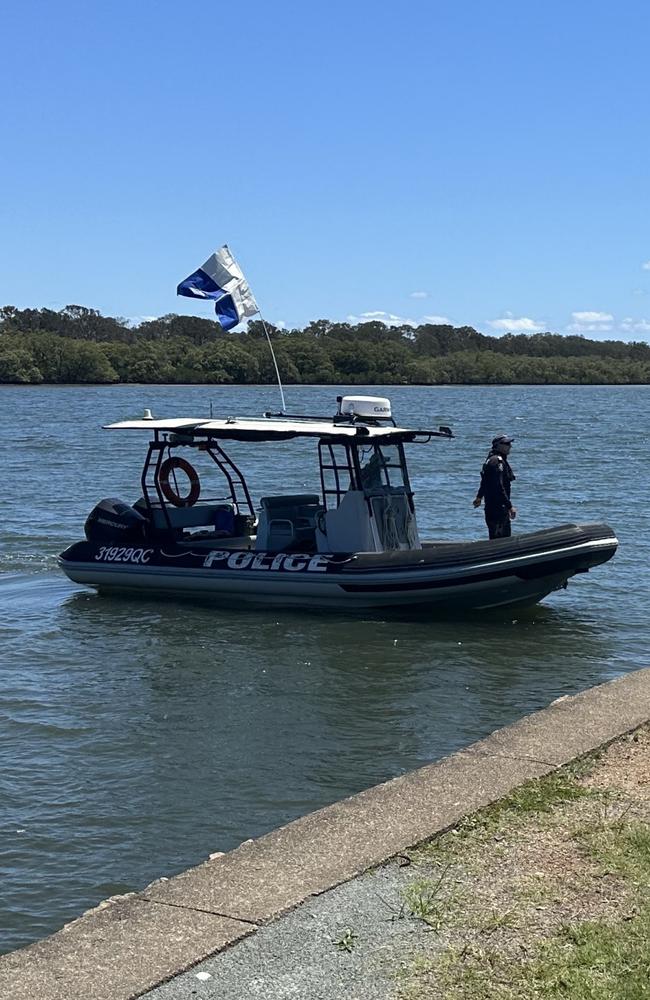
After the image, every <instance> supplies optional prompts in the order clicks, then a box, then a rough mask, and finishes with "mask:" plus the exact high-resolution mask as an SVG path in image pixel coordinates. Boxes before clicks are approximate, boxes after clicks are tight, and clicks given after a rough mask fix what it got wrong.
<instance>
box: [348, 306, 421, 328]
mask: <svg viewBox="0 0 650 1000" xmlns="http://www.w3.org/2000/svg"><path fill="white" fill-rule="evenodd" d="M347 321H348V323H383V324H384V325H385V326H417V325H418V323H417V320H414V319H406V318H405V317H404V316H396V315H395V313H387V312H384V311H383V310H382V309H373V310H372V311H371V312H364V313H361V315H360V316H348V317H347Z"/></svg>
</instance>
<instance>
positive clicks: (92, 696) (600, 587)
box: [0, 386, 650, 951]
mask: <svg viewBox="0 0 650 1000" xmlns="http://www.w3.org/2000/svg"><path fill="white" fill-rule="evenodd" d="M356 391H360V390H359V389H358V388H357V390H356ZM363 391H378V387H370V389H369V387H366V388H365V389H364V390H363ZM379 391H380V392H381V393H382V394H386V395H389V396H390V397H391V398H392V400H393V405H394V409H395V413H396V416H397V417H398V422H401V423H402V424H407V425H408V424H411V425H420V426H431V425H433V426H437V425H438V424H439V423H445V424H449V425H451V426H452V427H453V428H454V431H455V433H456V435H457V437H456V438H455V439H454V440H453V441H444V440H440V441H435V440H434V441H433V442H432V443H431V444H429V445H427V446H411V448H410V452H409V454H410V465H411V472H412V480H413V485H414V488H415V490H416V503H417V510H418V516H419V522H420V528H421V534H422V535H423V537H438V538H446V539H452V538H456V539H462V538H480V537H483V536H484V535H485V526H484V523H483V520H482V514H481V512H479V511H474V510H473V509H472V506H471V501H472V498H473V496H474V493H475V491H476V487H477V482H478V472H479V469H480V466H481V464H482V461H483V459H484V456H485V453H486V450H487V446H488V445H489V442H490V440H491V438H492V437H493V436H494V434H495V433H499V432H507V433H511V434H514V435H515V437H516V441H515V445H514V447H513V453H512V456H511V461H512V465H513V467H514V469H515V471H516V473H517V481H516V483H515V484H514V494H513V499H515V502H516V505H517V506H518V508H519V512H520V514H519V517H518V519H517V521H516V524H515V530H517V531H532V530H535V529H537V528H541V527H547V526H550V525H552V524H558V523H563V522H567V521H583V522H585V521H600V520H604V521H607V522H608V523H609V524H611V525H612V526H613V527H614V528H615V529H616V531H617V533H618V536H619V539H620V542H621V546H620V549H619V551H618V553H617V555H616V556H615V558H614V560H613V561H612V562H610V563H608V564H607V565H606V566H602V567H599V568H597V569H596V570H593V571H592V572H591V573H589V574H588V575H585V576H579V577H578V578H576V580H575V581H573V582H571V583H570V585H569V588H568V590H566V591H563V592H559V593H557V594H554V595H552V596H551V597H550V598H548V599H547V600H546V601H545V602H544V604H543V605H540V606H538V607H537V608H535V609H532V610H529V611H525V612H517V613H516V614H515V613H512V612H511V613H509V614H508V613H504V612H501V613H499V614H498V615H495V616H493V617H475V618H474V619H473V620H459V621H451V620H442V621H441V620H428V619H427V617H426V616H424V617H422V616H420V617H418V618H415V619H412V618H411V619H408V618H407V617H401V618H400V616H399V615H376V614H375V615H371V614H367V615H365V616H364V617H363V618H361V619H360V620H355V619H353V618H350V617H348V616H346V615H344V614H337V613H329V614H327V615H319V614H317V613H314V612H301V613H298V612H286V613H284V612H281V611H279V610H274V611H271V612H265V611H251V610H241V611H237V610H236V609H235V610H233V609H232V608H231V609H229V610H228V611H221V610H219V609H218V608H211V607H206V606H200V607H196V606H192V605H190V604H187V603H181V602H175V601H173V600H158V599H145V600H136V599H132V598H130V599H127V598H107V597H99V596H97V595H95V594H94V593H93V592H91V591H87V590H84V589H83V588H80V587H76V586H75V585H73V584H71V583H70V582H68V581H67V580H66V579H65V578H64V577H63V576H62V575H61V574H60V573H59V571H58V570H57V567H56V561H55V560H56V555H57V553H58V552H60V551H61V550H62V549H63V548H64V547H65V546H66V545H68V544H69V543H70V542H71V541H74V540H76V539H78V538H79V537H81V534H82V527H83V521H84V519H85V516H86V514H87V513H88V511H89V510H90V508H91V507H92V506H93V505H94V503H95V502H96V500H98V499H100V498H101V497H104V496H121V497H123V498H125V499H127V500H130V501H134V500H135V499H136V498H137V496H138V494H139V488H138V484H139V475H140V470H141V464H142V460H143V457H144V451H145V445H146V436H143V435H141V434H139V433H137V432H122V433H120V432H105V431H102V430H101V429H100V425H101V424H102V423H106V422H109V421H112V420H118V419H124V418H129V417H134V416H140V415H141V414H142V412H143V410H144V408H145V407H150V408H151V409H152V410H153V412H154V415H155V416H159V417H160V416H188V417H201V416H207V415H208V414H209V410H210V405H211V404H212V405H213V407H214V414H215V416H216V415H226V416H227V415H231V414H232V415H244V414H251V415H259V414H260V413H261V412H262V411H263V410H264V409H266V408H268V407H271V408H277V398H276V391H275V390H274V389H273V387H234V386H233V387H227V388H222V387H205V386H201V387H198V386H189V387H184V386H114V387H106V388H103V387H102V388H95V387H46V388H42V387H41V388H29V387H2V388H0V414H1V416H2V426H3V427H4V432H3V435H2V439H1V440H0V452H1V466H0V467H1V468H2V474H3V481H4V489H3V490H2V492H1V493H0V870H1V875H2V887H3V891H2V895H1V898H0V950H2V951H7V950H10V949H12V948H16V947H19V946H21V945H23V944H26V943H28V942H30V941H32V940H34V939H35V938H38V937H41V936H43V935H45V934H48V933H51V932H53V931H54V930H56V929H57V928H59V927H60V926H61V925H62V924H63V923H64V922H66V921H68V920H70V919H72V918H73V917H75V916H78V915H79V914H80V913H81V912H82V911H83V910H84V909H85V908H88V907H89V906H91V905H93V904H95V903H97V902H98V901H99V900H101V899H103V898H105V897H106V896H109V895H111V894H113V893H120V892H126V891H129V890H134V889H140V888H142V887H143V886H144V885H145V884H147V883H148V882H149V881H151V880H153V879H154V878H156V877H158V876H161V875H168V876H169V875H172V874H174V873H175V872H178V871H180V870H182V869H183V868H186V867H188V866H190V865H193V864H196V863H198V862H200V861H202V860H204V859H205V858H206V857H207V855H208V854H209V853H210V852H212V851H217V850H228V849H230V848H232V847H234V846H236V845H237V844H238V843H240V842H241V841H242V840H245V839H246V838H248V837H257V836H259V835H260V834H262V833H264V832H265V831H267V830H270V829H272V828H274V827H276V826H278V825H280V824H282V823H286V822H287V821H289V820H291V819H294V818H295V817H297V816H300V815H302V814H304V813H306V812H309V811H311V810H313V809H316V808H318V807H320V806H322V805H325V804H326V803H329V802H332V801H334V800H336V799H339V798H341V797H343V796H346V795H350V794H352V793H354V792H356V791H359V790H361V789H363V788H366V787H368V786H370V785H373V784H375V783H377V782H380V781H383V780H385V779H387V778H390V777H393V776H395V775H398V774H401V773H402V772H404V771H407V770H410V769H412V768H416V767H418V766H420V765H423V764H425V763H427V762H430V761H432V760H435V759H437V758H439V757H441V756H443V755H445V754H448V753H450V752H452V751H454V750H457V749H458V748H459V747H462V746H464V745H466V744H468V743H471V742H472V741H474V740H476V739H478V738H479V737H482V736H484V735H486V734H487V733H489V732H491V731H492V730H493V729H495V728H497V727H499V726H503V725H505V724H506V723H509V722H511V721H513V720H514V719H516V718H518V717H520V716H521V715H522V714H524V713H527V712H530V711H533V710H535V709H537V708H540V707H542V706H545V705H547V704H548V703H549V702H550V701H551V700H552V699H554V698H556V697H558V696H559V695H563V694H568V693H572V692H576V691H579V690H581V689H582V688H585V687H587V686H589V685H592V684H595V683H598V682H600V681H603V680H607V679H609V678H611V677H614V676H616V675H617V674H620V673H623V672H625V671H629V670H634V669H637V668H639V667H643V666H646V665H648V659H647V646H648V642H647V639H648V615H649V610H650V609H649V606H648V592H647V584H646V577H645V572H646V566H647V563H648V555H649V545H650V542H649V532H648V527H649V524H648V521H649V515H648V509H649V508H648V474H647V471H646V470H647V463H648V450H647V431H646V428H647V427H648V424H649V421H650V389H649V388H647V387H642V386H639V387H620V388H618V387H614V388H612V387H581V386H567V387H534V388H530V387H506V388H501V387H476V388H460V387H450V388H421V387H393V388H386V387H384V388H383V389H379ZM335 395H336V390H335V389H333V388H331V387H300V388H294V387H289V388H288V389H287V397H288V407H289V409H290V410H291V411H292V412H308V413H323V414H330V413H332V412H333V410H334V406H335V403H334V397H335ZM232 450H233V453H234V454H235V457H236V458H237V459H238V460H239V461H240V462H241V466H242V468H243V470H244V471H245V473H246V474H247V477H248V480H249V483H250V485H251V486H252V487H253V491H254V494H255V496H256V497H259V496H260V495H264V494H265V493H268V492H276V493H277V492H284V491H286V492H299V491H305V490H307V491H312V490H313V491H314V492H316V491H317V490H318V473H317V463H316V449H315V443H313V442H312V443H309V442H288V443H286V444H282V445H277V446H276V445H261V444H254V445H241V444H240V445H237V447H236V448H233V449H232Z"/></svg>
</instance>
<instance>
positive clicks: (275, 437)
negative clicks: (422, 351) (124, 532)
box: [104, 417, 453, 443]
mask: <svg viewBox="0 0 650 1000" xmlns="http://www.w3.org/2000/svg"><path fill="white" fill-rule="evenodd" d="M104 429H105V430H134V431H140V430H146V431H154V432H155V433H156V437H157V436H158V433H160V432H162V433H165V432H166V433H171V434H182V435H188V436H190V437H208V438H219V439H223V440H230V441H283V440H284V441H286V440H289V439H290V438H296V437H315V438H321V439H325V440H332V441H342V440H347V441H349V440H354V439H357V440H359V439H364V440H369V439H370V440H373V441H378V442H386V443H388V442H391V441H392V442H398V441H428V440H429V439H430V438H432V437H444V438H450V437H453V435H452V433H451V431H450V430H449V428H448V427H439V428H438V429H437V430H411V429H408V428H405V427H393V426H383V427H376V426H368V425H367V424H361V423H352V422H347V421H340V422H339V421H335V420H311V419H305V420H300V419H292V420H270V419H267V418H262V419H255V418H251V417H227V418H225V419H220V420H212V419H210V420H206V419H205V418H204V419H202V420H201V419H198V420H197V419H191V418H190V417H187V418H182V417H180V418H171V419H167V420H151V419H142V420H122V421H119V422H118V423H115V424H105V425H104Z"/></svg>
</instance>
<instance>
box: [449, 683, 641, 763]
mask: <svg viewBox="0 0 650 1000" xmlns="http://www.w3.org/2000/svg"><path fill="white" fill-rule="evenodd" d="M649 718H650V669H646V670H637V671H635V672H634V673H631V674H626V675H625V676H624V677H617V678H616V679H615V680H613V681H609V682H608V683H607V684H600V685H598V687H593V688H589V689H588V690H587V691H582V692H580V694H576V695H573V696H570V697H566V698H560V699H558V701H555V702H553V703H552V704H551V705H549V707H548V708H545V709H543V710H542V711H541V712H535V713H533V715H527V716H525V718H523V719H521V720H520V721H519V722H515V723H513V724H512V725H510V726H506V727H505V729H498V730H497V731H496V732H494V733H492V735H491V736H488V737H486V738H485V739H484V740H479V741H478V742H477V743H473V744H472V745H471V746H470V747H467V748H466V750H465V751H463V752H465V753H475V754H484V755H488V756H497V757H503V756H507V757H515V758H517V759H522V758H529V759H531V760H540V761H544V762H546V763H549V764H552V765H553V766H554V767H559V766H560V765H561V764H566V763H567V762H568V761H570V760H574V759H575V758H576V757H580V756H582V755H583V754H585V753H589V751H591V750H593V749H594V748H595V747H599V746H603V745H604V744H606V743H610V742H611V741H612V740H613V739H616V738H617V737H618V736H622V735H623V733H626V732H629V731H630V730H632V729H636V728H637V726H640V725H642V724H643V723H644V722H646V721H647V720H648V719H649Z"/></svg>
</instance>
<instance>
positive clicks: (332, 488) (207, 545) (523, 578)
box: [59, 396, 618, 611]
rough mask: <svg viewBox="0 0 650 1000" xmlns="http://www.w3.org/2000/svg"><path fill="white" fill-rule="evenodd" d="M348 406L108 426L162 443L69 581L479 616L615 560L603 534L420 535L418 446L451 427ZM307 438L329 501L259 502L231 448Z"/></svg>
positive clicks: (79, 548) (265, 601)
mask: <svg viewBox="0 0 650 1000" xmlns="http://www.w3.org/2000/svg"><path fill="white" fill-rule="evenodd" d="M337 401H338V409H337V412H336V414H335V415H334V416H333V417H330V418H320V417H302V416H290V415H285V414H265V415H264V417H262V418H259V419H254V418H239V417H237V418H234V417H229V418H227V419H212V418H210V419H205V418H204V419H189V418H187V419H183V418H177V419H164V420H157V419H152V418H151V415H150V413H149V411H145V417H144V418H143V419H141V420H127V421H124V422H120V423H114V424H109V425H107V429H109V430H125V431H126V430H129V431H136V430H137V431H145V432H148V433H149V435H150V441H149V447H148V450H147V454H146V458H145V461H144V467H143V470H142V477H141V488H142V495H141V496H140V498H139V499H138V500H136V502H135V503H133V504H130V503H128V502H127V501H123V500H118V499H115V498H111V499H106V500H102V501H101V502H100V503H98V504H97V506H96V507H95V508H94V509H93V511H92V512H91V513H90V515H89V517H88V519H87V521H86V524H85V539H84V540H83V541H79V542H76V543H75V544H74V545H71V546H70V547H69V548H68V549H66V550H65V552H63V553H62V554H61V556H60V557H59V561H60V565H61V568H62V569H63V571H64V573H66V575H67V576H68V577H69V578H70V579H71V580H73V581H74V582H75V583H79V584H85V585H87V586H90V587H94V588H96V589H97V590H98V591H113V592H114V591H131V592H133V593H140V594H153V593H156V594H160V593H163V592H166V593H169V594H173V595H190V596H194V597H209V598H213V599H214V600H215V601H217V602H219V603H221V604H233V603H234V604H236V605H241V604H242V603H246V604H254V605H281V606H287V607H289V606H303V607H304V606H307V607H312V608H319V609H327V608H336V609H357V608H359V609H362V608H363V609H367V608H400V607H402V608H403V607H408V608H413V607H422V608H426V607H429V608H447V609H453V610H454V611H468V610H480V609H487V608H496V607H506V606H510V605H527V604H534V603H536V602H537V601H539V600H541V599H542V598H543V597H545V596H546V595H547V594H549V593H550V592H551V591H554V590H557V589H558V588H561V587H564V586H566V583H567V580H569V578H570V577H572V576H575V574H576V573H584V572H586V571H588V570H589V569H591V568H592V567H593V566H597V565H599V564H600V563H604V562H607V560H608V559H611V557H612V556H613V555H614V552H615V551H616V547H617V544H618V543H617V539H616V536H615V534H614V532H613V531H612V530H611V528H609V527H608V526H607V525H606V524H564V525H560V526H559V527H555V528H550V529H547V530H544V531H536V532H532V533H529V534H521V535H515V536H513V537H510V538H504V539H496V540H493V541H472V542H440V541H425V540H422V539H420V535H419V532H418V526H417V520H416V510H415V504H414V500H413V491H412V490H411V485H410V481H409V474H408V468H407V463H406V455H405V446H408V445H409V444H411V443H414V442H420V443H426V442H429V441H432V440H433V439H443V440H444V439H448V438H451V437H453V434H452V432H451V430H450V429H449V428H448V427H438V428H437V429H435V430H413V429H407V428H403V427H398V426H396V424H395V422H394V420H393V418H392V414H391V405H390V401H389V400H387V399H383V398H379V397H370V396H343V397H338V400H337ZM301 438H307V439H313V440H314V442H315V444H316V450H317V462H318V474H319V479H320V482H319V487H320V488H319V490H315V491H314V492H312V493H300V494H282V493H278V494H274V495H272V496H263V497H261V498H260V501H259V505H256V504H255V503H254V501H253V498H252V496H251V493H250V491H249V487H248V484H247V482H246V479H245V477H244V475H243V473H242V472H241V471H240V468H239V466H238V465H236V464H235V462H234V461H233V459H232V458H230V457H229V455H228V453H227V452H226V450H225V448H226V446H228V443H229V442H244V443H245V442H256V443H259V442H263V443H266V444H270V445H274V446H275V445H277V444H278V443H280V442H286V441H291V440H296V439H301ZM188 456H189V457H188ZM190 459H191V460H190ZM196 466H203V468H202V470H201V475H199V471H198V470H197V468H196ZM314 474H315V475H316V462H314Z"/></svg>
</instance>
